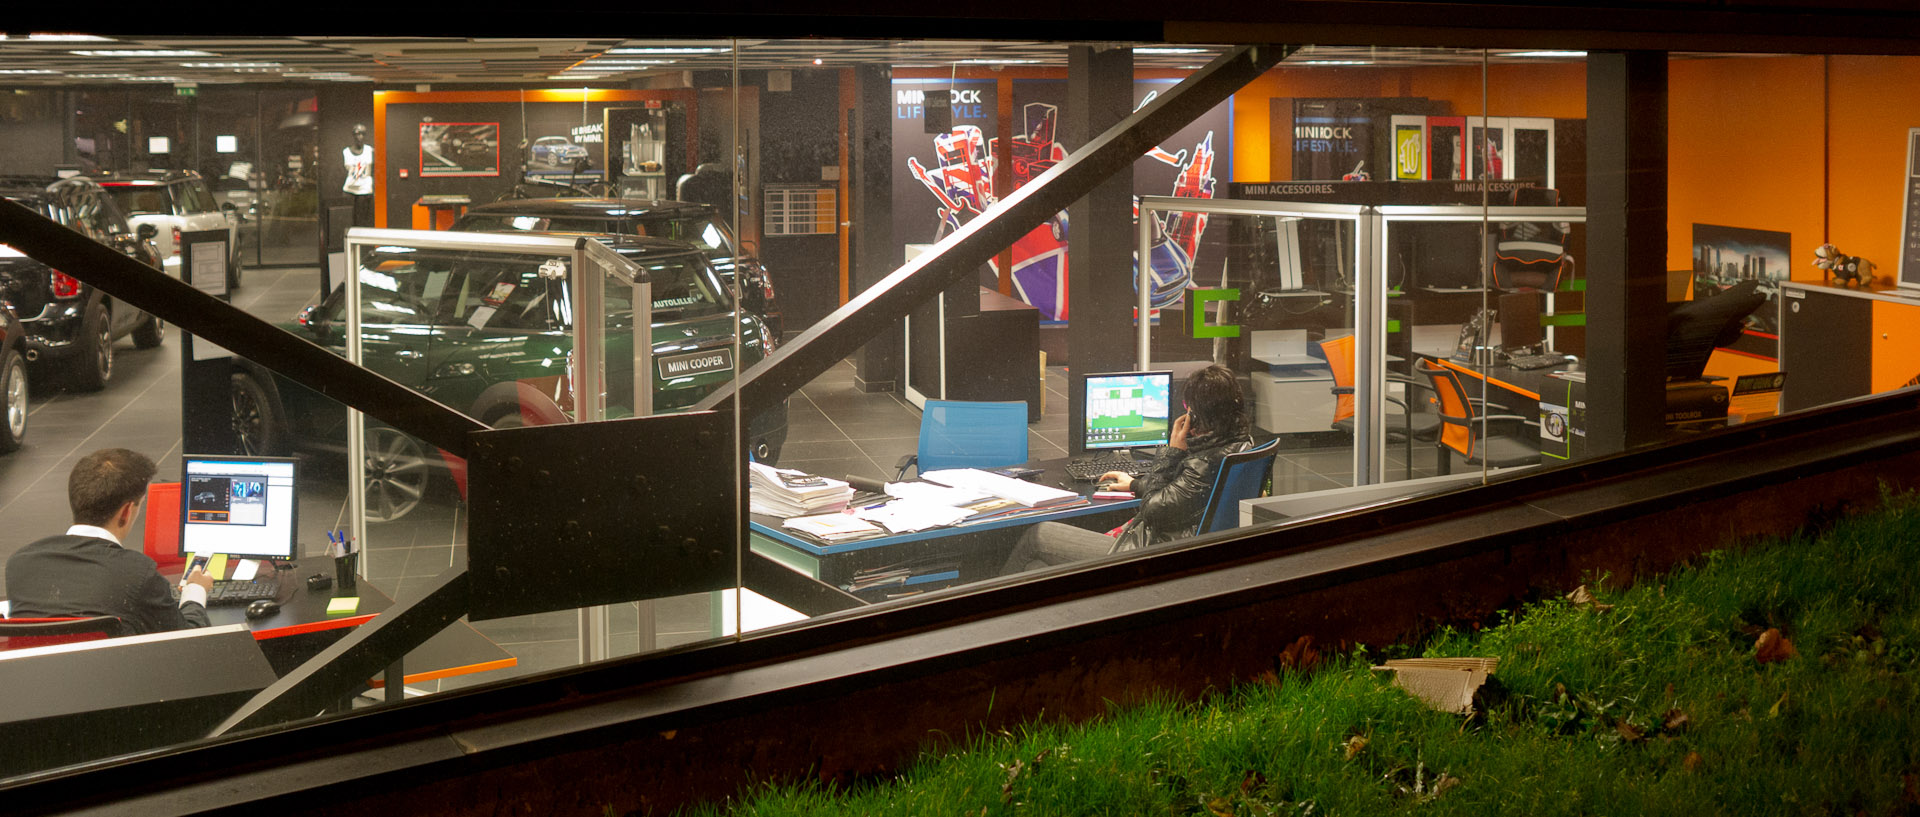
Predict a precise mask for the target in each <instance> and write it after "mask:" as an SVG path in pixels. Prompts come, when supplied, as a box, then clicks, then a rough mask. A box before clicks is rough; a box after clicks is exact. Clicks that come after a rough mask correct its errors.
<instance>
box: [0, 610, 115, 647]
mask: <svg viewBox="0 0 1920 817" xmlns="http://www.w3.org/2000/svg"><path fill="white" fill-rule="evenodd" d="M123 632H124V625H122V624H121V623H120V617H119V616H84V617H78V618H6V619H0V651H5V650H25V649H31V648H33V647H51V646H53V645H55V644H72V643H75V642H79V641H99V640H101V639H104V638H112V637H114V636H117V635H120V634H122V633H123Z"/></svg>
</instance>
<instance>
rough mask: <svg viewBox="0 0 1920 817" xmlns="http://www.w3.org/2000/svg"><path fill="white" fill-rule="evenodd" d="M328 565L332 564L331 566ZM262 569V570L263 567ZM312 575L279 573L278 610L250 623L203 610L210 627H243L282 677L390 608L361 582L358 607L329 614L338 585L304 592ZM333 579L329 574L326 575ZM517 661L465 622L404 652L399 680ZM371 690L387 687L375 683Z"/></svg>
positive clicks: (224, 610)
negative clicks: (236, 625)
mask: <svg viewBox="0 0 1920 817" xmlns="http://www.w3.org/2000/svg"><path fill="white" fill-rule="evenodd" d="M329 567H331V565H329ZM263 569H264V568H263ZM311 574H312V571H310V570H306V571H303V570H301V569H300V568H299V567H297V566H296V567H295V568H294V569H292V570H283V571H280V595H279V596H278V597H277V598H276V599H275V600H276V601H278V602H279V603H280V611H279V612H277V613H274V614H273V615H271V616H268V617H266V618H262V619H251V620H250V619H248V618H247V608H246V606H245V605H240V606H221V607H209V608H207V618H208V619H209V620H210V621H211V622H212V623H213V625H214V626H216V627H217V626H220V625H223V624H242V625H245V626H246V627H247V628H248V629H249V630H251V631H252V632H253V638H254V640H255V641H256V642H257V643H258V644H259V645H260V651H261V652H262V653H264V654H265V655H266V657H267V663H268V665H270V666H271V667H273V671H274V674H275V675H279V676H285V675H286V674H287V673H289V672H292V671H293V669H294V668H295V667H298V666H300V665H301V664H302V663H305V662H306V660H307V659H309V658H312V657H313V656H315V655H318V654H319V653H320V651H321V650H324V649H326V648H327V647H329V646H331V645H332V644H333V643H334V642H336V641H339V640H340V639H341V638H344V637H345V636H346V635H347V633H348V632H350V631H351V630H352V628H354V627H358V626H360V625H362V624H365V623H367V622H369V621H372V620H373V619H374V617H375V616H377V615H379V614H380V613H382V612H384V611H386V610H387V609H388V608H390V607H392V606H393V599H392V598H391V597H389V596H388V595H387V594H386V593H385V592H383V591H381V590H380V588H378V587H375V586H373V585H372V584H371V583H369V582H368V581H367V580H366V579H364V578H363V579H360V580H359V582H357V583H356V587H355V588H354V594H355V595H357V596H359V597H360V608H359V610H357V611H355V612H354V613H352V614H348V615H328V614H327V603H328V602H330V601H332V600H333V597H334V595H335V594H337V593H339V588H338V587H333V588H329V589H327V590H322V591H320V592H317V593H315V592H311V591H308V590H307V586H306V577H307V576H308V575H311ZM329 575H331V574H329ZM517 664H519V659H517V658H514V657H513V655H512V654H511V653H508V652H507V651H506V650H504V649H501V648H500V646H499V645H498V644H495V643H493V641H492V640H491V639H489V638H487V637H486V636H484V635H481V634H480V631H478V630H475V629H474V628H473V625H471V624H468V623H466V622H464V621H460V622H455V623H454V624H453V626H451V627H448V628H446V629H444V630H441V631H440V632H439V633H437V634H435V635H434V637H433V638H430V639H428V640H427V643H425V644H422V645H420V647H418V648H417V649H415V650H414V651H413V652H410V653H408V654H407V656H406V658H405V659H404V661H403V669H404V670H405V673H404V676H403V679H402V680H403V682H404V683H408V684H414V683H420V682H423V681H431V680H435V679H439V678H450V677H453V676H456V675H466V674H468V673H474V672H484V671H487V670H494V669H504V668H507V667H512V666H516V665H517ZM372 685H373V686H374V687H375V688H379V687H383V686H385V681H384V680H382V679H376V680H374V681H373V683H372Z"/></svg>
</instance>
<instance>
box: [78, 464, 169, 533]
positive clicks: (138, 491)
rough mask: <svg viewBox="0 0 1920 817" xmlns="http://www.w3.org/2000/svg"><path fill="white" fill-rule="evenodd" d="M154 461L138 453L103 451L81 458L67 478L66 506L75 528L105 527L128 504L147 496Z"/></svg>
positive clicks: (153, 470) (153, 469)
mask: <svg viewBox="0 0 1920 817" xmlns="http://www.w3.org/2000/svg"><path fill="white" fill-rule="evenodd" d="M156 470H157V469H155V468H154V467H153V460H150V459H147V455H145V454H142V453H140V452H138V451H129V450H127V449H125V448H102V449H100V450H99V451H95V452H93V453H91V454H88V455H87V456H85V457H83V458H81V460H80V462H78V463H75V464H74V466H73V473H70V474H68V475H67V505H68V506H69V507H71V508H72V509H73V523H74V524H76V525H96V526H99V525H105V524H106V523H108V522H110V521H113V515H114V514H115V513H118V512H119V511H120V508H121V507H122V506H124V505H126V504H127V503H129V502H139V501H140V499H141V498H142V497H144V496H146V495H147V483H148V482H150V481H152V480H153V475H154V472H155V471H156Z"/></svg>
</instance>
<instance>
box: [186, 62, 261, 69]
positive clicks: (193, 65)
mask: <svg viewBox="0 0 1920 817" xmlns="http://www.w3.org/2000/svg"><path fill="white" fill-rule="evenodd" d="M180 67H181V68H279V67H280V63H277V62H183V63H180Z"/></svg>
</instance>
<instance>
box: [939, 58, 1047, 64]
mask: <svg viewBox="0 0 1920 817" xmlns="http://www.w3.org/2000/svg"><path fill="white" fill-rule="evenodd" d="M954 62H956V63H959V64H961V65H1032V64H1034V63H1037V62H1039V60H1014V59H1003V58H1000V57H975V58H973V59H966V60H954Z"/></svg>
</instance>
